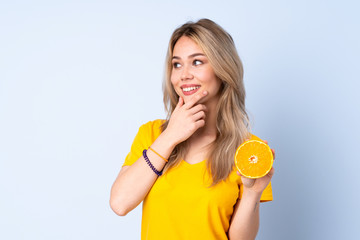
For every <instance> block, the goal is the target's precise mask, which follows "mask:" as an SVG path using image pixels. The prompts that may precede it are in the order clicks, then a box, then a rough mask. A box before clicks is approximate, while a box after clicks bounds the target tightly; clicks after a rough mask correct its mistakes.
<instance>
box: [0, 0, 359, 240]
mask: <svg viewBox="0 0 360 240" xmlns="http://www.w3.org/2000/svg"><path fill="white" fill-rule="evenodd" d="M170 2H171V1H131V2H130V1H129V2H125V1H110V0H109V1H7V2H5V1H1V3H0V34H1V36H0V187H1V189H0V195H1V197H0V229H1V230H0V239H7V240H10V239H31V240H35V239H36V240H40V239H44V240H45V239H46V240H48V239H52V240H56V239H74V240H75V239H76V240H78V239H87V240H89V239H94V240H95V239H139V238H140V222H141V206H139V207H138V208H136V209H135V210H134V211H132V212H131V213H129V214H128V215H127V216H126V217H118V216H116V215H115V213H113V212H112V211H111V210H110V207H109V204H108V201H109V192H110V187H111V185H112V183H113V181H114V179H115V177H116V175H117V173H118V171H119V170H120V167H121V165H122V163H123V160H124V158H125V156H126V154H127V152H128V151H129V148H130V145H131V142H132V140H133V137H134V136H135V134H136V132H137V130H138V127H139V126H140V125H141V124H142V123H145V122H147V121H149V120H153V119H156V118H164V117H165V113H164V111H163V105H162V92H161V82H162V74H163V67H164V58H165V52H166V47H167V42H168V40H169V37H170V35H171V33H172V31H173V30H174V29H175V28H176V27H177V26H179V25H181V24H183V23H184V22H185V21H188V20H197V19H199V18H202V17H207V18H210V19H212V20H214V21H216V22H217V23H219V24H220V25H221V26H223V27H224V28H225V29H226V30H227V31H228V32H230V34H231V35H232V36H233V38H234V40H235V42H236V45H237V48H238V51H239V54H240V56H241V58H242V60H243V63H244V67H245V85H246V90H247V99H246V104H247V108H248V110H249V112H250V114H251V119H252V121H253V123H254V127H253V133H254V134H255V135H258V136H259V137H261V138H263V139H265V140H268V141H269V144H270V146H271V147H272V148H275V149H276V163H275V169H276V175H275V176H274V178H273V191H274V201H273V202H271V203H264V204H262V206H261V226H260V232H259V234H258V238H257V239H274V240H289V239H292V240H297V239H299V240H300V239H301V240H303V239H347V240H348V239H358V238H359V236H358V233H359V229H358V227H359V226H360V221H359V214H360V211H359V206H358V204H357V201H358V200H359V198H360V196H359V184H358V182H359V180H358V173H359V170H360V164H359V160H360V159H359V143H360V141H359V137H360V128H359V125H358V122H359V118H360V113H359V112H360V110H359V109H360V97H359V95H360V94H359V88H360V86H359V80H360V79H359V70H358V69H359V56H360V45H359V43H360V37H359V29H360V26H359V20H360V18H359V4H358V3H357V1H285V0H284V1H224V2H223V3H220V1H209V0H207V1H174V2H173V3H170Z"/></svg>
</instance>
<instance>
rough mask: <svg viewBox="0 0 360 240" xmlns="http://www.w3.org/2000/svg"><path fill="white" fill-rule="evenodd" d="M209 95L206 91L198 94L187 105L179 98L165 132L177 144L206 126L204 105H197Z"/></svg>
mask: <svg viewBox="0 0 360 240" xmlns="http://www.w3.org/2000/svg"><path fill="white" fill-rule="evenodd" d="M206 95H207V92H206V91H203V92H199V93H196V94H195V95H194V96H193V97H192V98H191V99H190V100H189V101H188V102H187V103H185V104H184V99H183V98H182V97H179V102H178V104H177V105H176V107H175V109H174V111H173V113H172V114H171V117H170V120H169V124H168V126H167V128H166V130H165V132H166V133H167V134H169V135H170V136H171V139H173V140H174V141H175V142H176V144H179V143H181V142H183V141H185V140H186V139H188V138H189V137H190V136H191V135H192V134H193V133H194V132H195V131H196V130H198V129H199V128H201V127H203V126H204V125H205V117H206V115H205V111H206V110H207V109H206V106H205V105H204V104H196V103H197V102H199V101H200V99H202V98H203V97H205V96H206Z"/></svg>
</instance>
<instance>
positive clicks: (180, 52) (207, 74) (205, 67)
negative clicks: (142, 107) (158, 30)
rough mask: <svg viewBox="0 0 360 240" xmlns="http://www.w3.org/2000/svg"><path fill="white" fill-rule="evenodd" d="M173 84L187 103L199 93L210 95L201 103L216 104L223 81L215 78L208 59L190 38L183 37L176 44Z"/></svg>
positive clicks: (172, 73)
mask: <svg viewBox="0 0 360 240" xmlns="http://www.w3.org/2000/svg"><path fill="white" fill-rule="evenodd" d="M171 83H172V85H173V87H174V89H175V91H176V93H177V94H178V95H179V96H181V97H183V99H184V101H185V103H186V102H187V101H188V100H190V99H191V97H192V96H193V95H194V94H195V93H196V92H199V91H205V90H206V91H207V92H208V94H207V96H206V97H204V98H203V99H202V100H201V103H206V102H208V103H210V102H212V103H213V104H216V103H217V101H218V97H219V96H218V93H219V89H220V86H221V81H220V80H219V79H218V78H217V77H216V76H215V73H214V70H213V69H212V67H211V65H210V62H209V60H208V58H207V57H206V56H205V54H204V52H203V51H202V50H201V48H200V47H199V46H198V45H197V44H196V43H195V42H194V41H193V40H192V39H191V38H189V37H186V36H182V37H181V38H180V39H179V40H178V41H177V42H176V44H175V46H174V50H173V56H172V71H171Z"/></svg>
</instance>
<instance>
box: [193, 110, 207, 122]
mask: <svg viewBox="0 0 360 240" xmlns="http://www.w3.org/2000/svg"><path fill="white" fill-rule="evenodd" d="M205 117H206V114H205V112H204V111H200V112H197V113H195V114H194V116H193V120H194V121H197V120H200V119H204V120H205Z"/></svg>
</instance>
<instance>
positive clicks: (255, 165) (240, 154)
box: [235, 140, 274, 178]
mask: <svg viewBox="0 0 360 240" xmlns="http://www.w3.org/2000/svg"><path fill="white" fill-rule="evenodd" d="M273 163H274V157H273V154H272V152H271V149H270V147H269V146H268V145H267V144H266V143H264V142H261V141H258V140H249V141H245V142H244V143H243V144H241V145H240V146H239V147H238V149H237V150H236V153H235V166H236V168H237V170H238V171H239V172H240V173H241V175H243V176H244V177H247V178H261V177H263V176H265V175H266V174H268V173H269V171H270V170H271V167H272V165H273Z"/></svg>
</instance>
